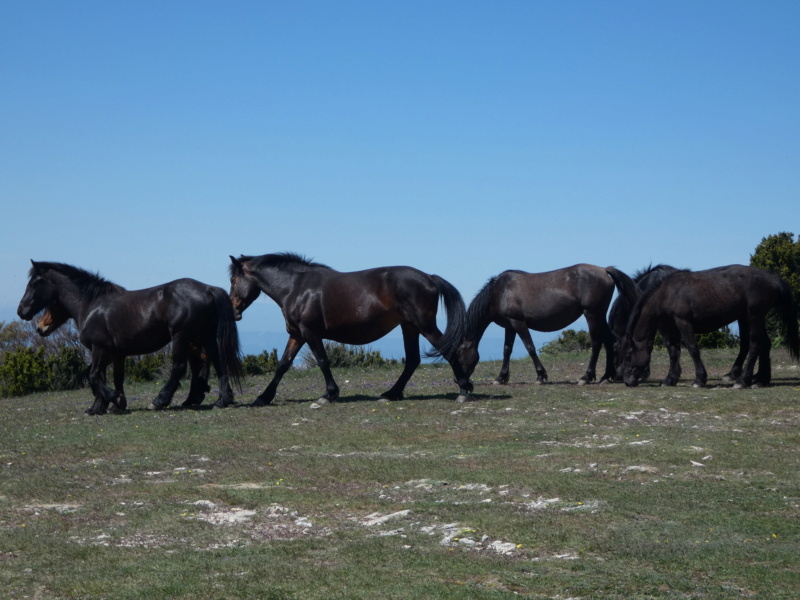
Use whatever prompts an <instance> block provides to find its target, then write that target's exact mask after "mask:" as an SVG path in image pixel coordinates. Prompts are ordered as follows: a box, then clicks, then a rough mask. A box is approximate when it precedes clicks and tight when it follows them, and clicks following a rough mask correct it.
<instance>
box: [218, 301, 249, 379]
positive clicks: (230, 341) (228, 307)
mask: <svg viewBox="0 0 800 600" xmlns="http://www.w3.org/2000/svg"><path fill="white" fill-rule="evenodd" d="M211 294H212V296H213V297H214V304H216V307H217V348H218V349H219V357H220V361H221V362H222V365H223V366H224V368H225V371H226V372H227V375H228V377H230V379H231V381H232V382H233V385H235V386H236V388H237V389H238V390H239V391H240V392H241V391H242V379H243V378H244V367H243V366H242V351H241V348H240V346H239V331H238V330H237V328H236V319H235V318H234V314H233V305H232V304H231V299H230V298H229V297H228V294H226V293H225V291H224V290H222V289H220V288H212V290H211Z"/></svg>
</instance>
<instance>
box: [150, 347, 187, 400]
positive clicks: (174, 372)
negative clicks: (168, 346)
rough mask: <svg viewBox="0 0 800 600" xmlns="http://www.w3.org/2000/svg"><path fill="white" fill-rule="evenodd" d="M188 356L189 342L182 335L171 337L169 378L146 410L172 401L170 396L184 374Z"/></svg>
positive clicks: (173, 393)
mask: <svg viewBox="0 0 800 600" xmlns="http://www.w3.org/2000/svg"><path fill="white" fill-rule="evenodd" d="M188 356H189V342H188V341H186V340H185V339H184V336H181V335H175V336H173V338H172V369H171V370H170V372H169V379H167V383H165V384H164V387H162V388H161V391H160V392H158V396H156V397H155V399H154V400H153V401H152V402H151V403H150V406H148V407H147V408H148V410H161V409H162V408H166V407H167V406H169V403H170V402H172V397H173V396H174V395H175V391H176V390H177V389H178V386H179V385H180V382H181V378H182V377H183V376H184V375H186V366H187V363H188Z"/></svg>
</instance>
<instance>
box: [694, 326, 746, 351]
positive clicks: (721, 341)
mask: <svg viewBox="0 0 800 600" xmlns="http://www.w3.org/2000/svg"><path fill="white" fill-rule="evenodd" d="M697 346H698V348H738V347H739V336H738V335H735V334H733V333H732V332H731V329H730V327H728V326H727V325H726V326H725V327H723V328H722V329H717V330H716V331H712V332H711V333H702V334H700V335H698V336H697Z"/></svg>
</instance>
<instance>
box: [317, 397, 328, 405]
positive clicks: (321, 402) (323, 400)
mask: <svg viewBox="0 0 800 600" xmlns="http://www.w3.org/2000/svg"><path fill="white" fill-rule="evenodd" d="M328 403H330V400H328V399H327V398H317V404H319V405H320V406H322V405H323V404H328Z"/></svg>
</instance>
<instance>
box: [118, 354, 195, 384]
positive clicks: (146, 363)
mask: <svg viewBox="0 0 800 600" xmlns="http://www.w3.org/2000/svg"><path fill="white" fill-rule="evenodd" d="M171 365H172V351H171V349H170V347H169V346H167V348H164V349H163V350H159V351H158V352H154V353H153V354H144V355H142V356H129V357H128V358H126V359H125V378H126V379H129V380H130V381H155V380H157V379H159V378H161V377H163V376H164V375H166V373H167V372H168V370H169V369H170V367H171ZM188 372H189V370H188V369H187V373H188Z"/></svg>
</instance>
